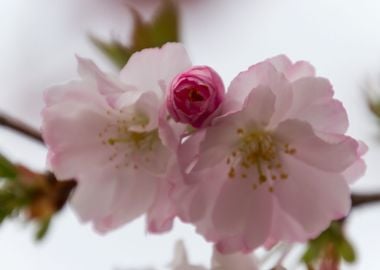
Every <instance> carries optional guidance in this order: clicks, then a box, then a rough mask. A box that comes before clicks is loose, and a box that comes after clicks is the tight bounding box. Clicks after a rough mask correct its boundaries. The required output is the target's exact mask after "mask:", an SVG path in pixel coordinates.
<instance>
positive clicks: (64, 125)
mask: <svg viewBox="0 0 380 270" xmlns="http://www.w3.org/2000/svg"><path fill="white" fill-rule="evenodd" d="M78 62H79V74H80V76H81V79H80V80H78V81H73V82H70V83H67V84H65V85H62V86H56V87H53V88H51V89H48V90H47V91H46V94H45V102H46V107H45V109H44V111H43V128H42V130H43V136H44V140H45V142H46V144H47V146H48V150H49V153H48V163H49V165H50V167H51V169H52V170H53V172H54V173H55V174H56V176H57V177H58V178H59V179H70V178H75V179H76V180H77V181H78V184H79V185H78V188H77V189H76V192H75V194H74V197H73V200H72V205H73V207H74V209H75V211H76V212H77V213H78V215H79V216H80V218H81V220H82V221H84V222H86V221H92V222H93V223H94V224H95V228H96V229H97V230H98V231H101V232H103V231H108V230H110V229H114V228H117V227H119V226H121V225H123V224H125V223H127V222H129V221H131V220H133V219H135V218H137V217H139V216H141V215H142V214H143V213H147V214H148V229H149V230H150V231H154V232H160V231H164V230H167V229H169V228H170V227H171V221H172V218H173V217H174V215H175V213H174V209H173V207H172V206H171V204H170V203H169V201H168V196H167V193H168V191H169V189H170V184H169V182H168V181H167V180H166V179H167V178H168V177H170V174H171V171H172V169H171V167H172V164H174V163H173V160H174V158H173V157H174V155H173V151H175V149H174V148H173V145H175V143H176V141H178V140H179V137H178V138H176V137H173V136H175V134H176V133H174V132H171V133H170V134H171V135H172V142H171V145H169V143H168V142H167V141H166V139H165V138H166V135H165V136H164V135H163V134H166V133H169V131H170V126H169V125H170V123H166V125H165V127H164V128H161V125H160V124H159V123H160V122H162V120H161V119H160V117H159V116H160V115H162V113H161V111H162V110H163V109H165V90H166V88H167V87H168V85H169V83H170V82H171V81H172V79H173V77H174V76H175V75H177V74H178V73H179V72H182V71H183V70H185V69H187V68H188V67H189V66H190V61H189V59H188V56H187V54H186V52H185V50H184V48H183V47H182V46H181V45H179V44H175V43H172V44H166V45H165V46H163V47H162V48H161V49H158V48H154V49H146V50H143V51H141V52H138V53H135V54H134V55H133V56H132V57H131V58H130V60H129V62H128V64H127V65H126V66H125V67H124V68H123V70H122V71H121V72H120V75H119V76H116V77H112V76H110V75H106V74H104V73H103V72H102V71H100V70H99V69H98V68H97V67H96V65H95V64H94V63H92V62H91V61H89V60H85V59H81V58H78Z"/></svg>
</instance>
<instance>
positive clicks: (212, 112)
mask: <svg viewBox="0 0 380 270" xmlns="http://www.w3.org/2000/svg"><path fill="white" fill-rule="evenodd" d="M223 98H224V85H223V81H222V79H221V78H220V77H219V75H218V74H217V73H216V72H215V71H214V70H213V69H212V68H210V67H207V66H195V67H192V68H190V69H189V70H187V71H185V72H183V73H180V74H179V75H177V76H176V77H175V78H174V80H173V81H172V83H171V86H170V89H169V95H168V98H167V108H168V111H169V113H170V115H171V116H172V117H173V118H174V120H175V121H177V122H181V123H185V124H190V125H191V126H193V127H195V128H202V127H205V126H207V125H208V124H209V123H210V122H211V120H212V119H213V118H214V117H215V116H217V115H218V111H219V110H218V108H219V107H220V104H221V103H222V101H223Z"/></svg>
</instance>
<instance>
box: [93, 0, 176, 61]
mask: <svg viewBox="0 0 380 270" xmlns="http://www.w3.org/2000/svg"><path fill="white" fill-rule="evenodd" d="M131 12H132V16H133V21H134V29H133V33H132V42H131V45H130V46H129V47H128V46H126V45H124V44H122V43H121V42H119V41H115V40H114V41H112V42H105V41H102V40H100V39H98V38H97V37H94V36H90V40H91V41H92V43H93V44H94V45H95V46H96V47H97V48H98V49H99V50H100V51H101V52H103V54H104V55H106V56H107V57H108V58H109V59H110V60H111V61H112V62H113V63H114V64H115V65H116V66H117V67H119V68H122V67H124V66H125V64H126V63H127V62H128V59H129V58H130V57H131V56H132V54H133V53H135V52H137V51H140V50H142V49H145V48H152V47H161V46H162V45H164V44H165V43H167V42H177V41H179V31H178V22H179V18H178V12H177V6H176V5H175V4H174V3H173V1H172V0H163V3H162V7H161V8H160V10H158V12H157V14H156V16H154V18H153V20H152V21H151V22H144V21H143V19H142V17H141V15H140V14H139V13H138V12H137V11H136V10H134V9H132V8H131Z"/></svg>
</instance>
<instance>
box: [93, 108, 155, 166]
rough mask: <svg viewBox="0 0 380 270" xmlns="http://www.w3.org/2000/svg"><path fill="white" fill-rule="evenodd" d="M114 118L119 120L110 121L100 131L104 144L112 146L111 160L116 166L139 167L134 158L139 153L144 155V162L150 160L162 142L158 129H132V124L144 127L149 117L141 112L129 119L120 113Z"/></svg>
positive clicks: (99, 134)
mask: <svg viewBox="0 0 380 270" xmlns="http://www.w3.org/2000/svg"><path fill="white" fill-rule="evenodd" d="M120 113H121V114H122V112H120ZM107 114H109V115H111V114H114V112H112V113H111V112H107ZM112 118H114V119H115V118H116V119H117V120H116V119H115V120H113V121H112V122H110V123H109V124H108V125H107V126H106V127H105V128H104V129H103V130H102V131H101V132H99V133H98V137H99V139H101V142H102V144H103V145H106V146H109V147H112V148H111V149H112V150H111V152H112V154H111V155H110V157H109V161H110V162H114V163H115V164H116V165H115V167H116V168H120V167H123V166H124V167H128V166H130V165H132V166H133V168H135V169H138V165H137V164H136V163H135V159H134V156H135V155H136V154H137V155H139V156H143V157H144V159H145V160H144V162H150V161H151V160H152V157H151V156H152V155H153V151H154V149H155V148H156V146H157V144H158V143H160V139H159V136H158V130H157V129H154V130H152V131H141V132H139V131H134V130H131V127H132V126H133V127H142V128H144V127H145V126H146V125H147V124H148V123H149V118H147V117H146V116H145V115H140V114H135V115H133V116H132V117H130V118H129V119H125V117H122V116H119V115H117V117H115V116H114V115H113V116H112Z"/></svg>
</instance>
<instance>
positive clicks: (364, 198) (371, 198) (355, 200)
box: [351, 193, 380, 207]
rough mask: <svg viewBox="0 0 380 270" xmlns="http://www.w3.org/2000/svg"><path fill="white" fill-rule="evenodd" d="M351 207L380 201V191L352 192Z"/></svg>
mask: <svg viewBox="0 0 380 270" xmlns="http://www.w3.org/2000/svg"><path fill="white" fill-rule="evenodd" d="M351 199H352V207H358V206H363V205H365V204H369V203H380V193H372V194H352V195H351Z"/></svg>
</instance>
